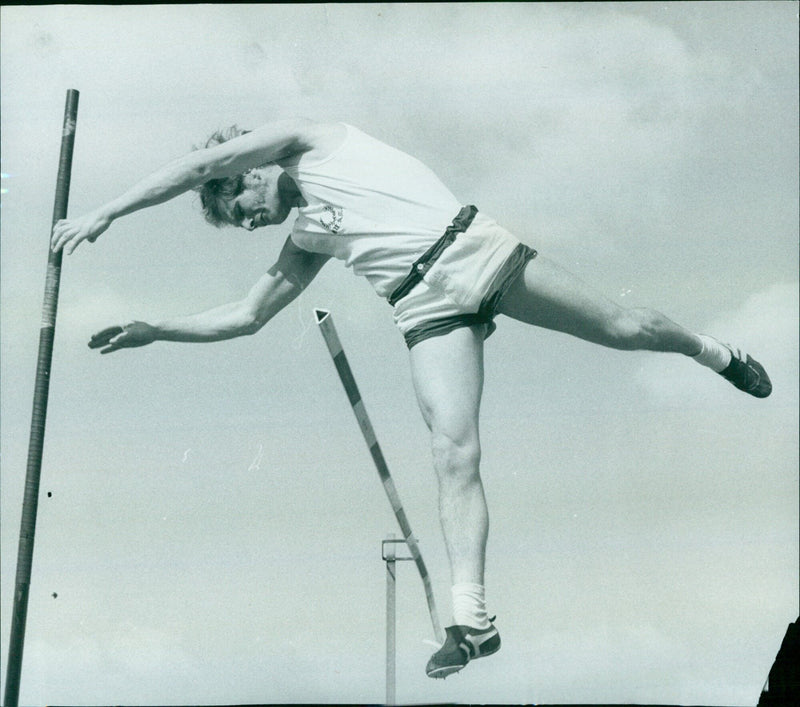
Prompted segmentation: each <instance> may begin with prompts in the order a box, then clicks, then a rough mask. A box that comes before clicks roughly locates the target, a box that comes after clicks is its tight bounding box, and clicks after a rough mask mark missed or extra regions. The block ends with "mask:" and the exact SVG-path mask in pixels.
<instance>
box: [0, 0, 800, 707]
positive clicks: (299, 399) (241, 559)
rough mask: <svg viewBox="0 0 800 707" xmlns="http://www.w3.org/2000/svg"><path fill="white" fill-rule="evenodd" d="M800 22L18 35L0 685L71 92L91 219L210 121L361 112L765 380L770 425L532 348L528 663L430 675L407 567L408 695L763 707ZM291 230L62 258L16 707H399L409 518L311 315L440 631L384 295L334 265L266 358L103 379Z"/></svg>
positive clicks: (171, 350)
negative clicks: (323, 316)
mask: <svg viewBox="0 0 800 707" xmlns="http://www.w3.org/2000/svg"><path fill="white" fill-rule="evenodd" d="M797 18H798V4H797V3H795V2H756V3H748V2H735V3H734V2H717V3H653V4H650V3H631V4H626V3H621V4H617V3H608V4H605V3H592V4H574V5H572V4H548V3H541V4H526V3H510V4H494V3H480V4H469V3H452V4H442V5H437V4H424V5H423V4H414V5H403V4H388V5H383V4H364V5H338V4H330V5H324V4H319V5H297V6H292V5H277V6H276V5H263V6H262V5H224V6H223V5H213V4H212V5H176V6H169V5H167V6H157V5H156V6H149V7H147V8H146V10H145V9H143V8H141V7H129V6H120V7H117V6H106V7H102V6H44V7H36V6H27V7H26V6H20V7H10V6H7V7H3V8H2V37H1V38H0V39H1V40H2V43H1V44H0V52H1V54H0V58H1V59H2V74H1V75H0V79H1V80H2V84H1V85H0V89H1V90H2V172H3V183H2V187H3V195H2V206H3V218H2V241H1V245H2V409H1V412H2V438H1V439H0V443H1V451H2V587H1V588H2V597H3V599H2V606H0V618H2V632H1V633H0V640H2V646H0V653H1V654H2V669H3V679H5V666H6V652H7V648H8V624H9V620H10V615H11V601H12V593H13V581H14V566H15V559H16V545H17V539H18V529H19V514H20V509H21V503H22V488H23V480H24V474H25V457H26V454H27V443H28V426H29V422H30V408H31V399H32V390H33V379H34V371H35V358H36V349H37V343H38V328H39V322H40V306H41V298H42V291H43V284H44V274H45V265H46V258H47V247H48V245H47V244H48V231H49V226H50V218H51V213H52V200H53V189H54V185H55V172H56V166H57V160H58V149H59V142H60V131H61V120H62V116H63V105H64V96H65V93H66V90H67V89H68V88H76V89H78V90H79V91H80V92H81V98H80V108H79V113H78V128H77V137H76V146H75V157H74V164H73V177H72V189H71V197H70V214H71V215H78V214H80V213H82V212H84V211H86V210H89V209H91V208H93V207H95V206H97V205H99V204H101V203H103V202H104V201H106V200H108V199H110V198H112V197H114V196H116V195H117V194H118V193H120V192H121V191H122V190H124V189H125V188H127V187H128V186H130V185H131V184H132V183H133V182H134V181H135V180H136V179H138V178H139V177H141V176H144V175H145V174H146V173H148V172H149V171H151V170H152V169H155V168H156V167H159V166H160V165H161V164H163V163H164V162H166V161H167V160H169V159H171V158H173V157H176V156H178V155H180V154H182V153H184V152H185V151H187V150H188V149H190V148H191V147H192V146H193V145H195V144H199V143H201V142H203V141H204V139H205V137H206V136H207V134H208V133H209V132H211V131H212V130H214V129H216V128H219V127H224V126H227V125H229V124H231V123H238V124H240V125H242V126H244V127H253V126H255V125H258V124H260V123H262V122H267V121H269V120H271V119H274V118H279V117H287V116H292V115H304V116H308V117H312V118H316V119H320V120H342V121H345V122H349V123H352V124H354V125H357V126H358V127H360V128H362V129H363V130H365V131H367V132H369V133H371V134H373V135H374V136H376V137H378V138H381V139H384V140H386V141H387V142H389V143H391V144H393V145H395V146H397V147H399V148H401V149H405V150H406V151H408V152H410V153H412V154H414V155H415V156H417V157H419V158H420V159H422V160H423V161H424V162H426V163H427V164H428V165H429V166H430V167H432V168H433V169H434V170H435V171H436V172H437V173H438V174H439V175H440V176H441V177H442V179H443V180H444V181H445V182H446V183H447V184H448V185H449V186H450V188H451V189H452V190H453V191H454V193H455V194H456V195H457V196H458V197H459V199H461V200H462V201H463V202H464V203H475V204H477V205H478V207H479V208H480V209H481V210H483V211H486V212H487V213H489V214H491V215H492V216H494V217H495V218H497V219H498V220H499V221H500V222H501V223H502V224H503V225H505V226H506V227H507V228H509V229H511V230H512V231H514V232H515V233H516V234H517V235H518V236H519V237H520V238H521V239H522V240H524V241H525V242H527V243H529V244H530V245H532V246H534V247H535V248H537V249H538V250H539V251H540V252H542V253H545V254H547V255H548V256H550V257H553V258H554V259H556V260H558V261H560V262H561V263H562V264H563V265H565V266H566V267H568V268H570V269H571V270H573V271H574V272H575V273H576V274H578V275H579V276H581V277H582V278H583V279H585V280H586V281H587V282H589V283H591V284H592V285H594V286H595V287H596V288H597V289H598V291H600V292H602V293H603V294H604V295H605V296H608V297H610V298H612V299H616V300H618V301H620V302H622V303H625V304H630V305H631V306H652V307H655V308H657V309H659V310H661V311H663V312H664V313H665V314H667V315H668V316H670V317H672V318H673V319H675V320H677V321H679V322H681V323H682V324H684V325H686V326H688V327H690V328H693V329H695V330H697V331H702V332H706V333H709V334H712V335H714V336H717V337H719V338H721V339H723V340H726V341H731V342H732V343H734V344H736V345H740V346H742V347H743V348H745V349H747V350H750V351H752V352H753V353H754V355H755V356H756V357H757V358H759V360H761V361H762V362H763V363H764V364H765V366H766V367H767V369H768V370H769V372H770V375H771V377H772V380H773V383H774V386H775V392H774V393H773V395H772V396H771V397H770V398H769V399H767V400H764V401H759V400H755V399H753V398H750V397H749V396H745V395H743V394H742V393H739V392H738V391H736V390H735V389H734V388H733V387H732V386H730V385H728V384H727V383H725V382H724V381H722V380H721V379H720V378H719V377H717V376H714V375H712V374H710V373H709V372H708V371H707V370H706V369H703V368H701V367H700V366H696V365H694V364H693V363H692V362H690V361H687V360H686V359H683V358H681V357H674V356H670V355H656V354H647V353H621V352H615V351H609V350H604V349H601V348H599V347H595V346H592V345H589V344H586V343H583V342H580V341H577V340H574V339H570V338H569V337H566V336H564V335H561V334H555V333H551V332H546V331H540V330H534V329H532V328H528V327H525V326H523V325H521V324H517V323H515V322H512V321H510V320H504V321H500V322H499V328H498V332H497V333H496V334H495V335H494V336H493V337H492V338H491V339H489V341H488V342H487V346H486V391H485V394H484V403H483V412H482V418H481V426H482V430H481V431H482V437H483V452H484V455H483V456H484V461H483V476H484V482H485V486H486V492H487V496H488V500H489V504H490V512H491V523H492V525H491V534H490V541H489V560H488V575H487V591H488V598H489V610H490V613H496V614H497V616H498V619H497V625H498V627H499V628H500V631H501V633H502V636H503V642H504V647H503V650H502V651H501V653H499V654H498V655H497V656H496V657H494V658H492V659H490V660H486V661H479V662H477V663H475V664H474V665H470V666H469V667H468V668H467V669H466V670H464V671H463V672H462V673H461V674H459V675H458V676H456V677H453V678H451V679H448V680H446V681H441V682H440V681H436V682H434V681H431V680H429V679H428V678H426V677H425V674H424V665H425V662H426V660H427V658H428V656H429V654H430V652H431V651H432V650H433V649H432V647H431V646H430V645H428V644H427V643H425V641H426V640H428V641H429V640H431V639H432V638H433V636H432V631H431V629H430V625H429V620H428V616H427V611H426V608H425V601H424V594H423V591H422V587H421V584H420V582H419V578H418V576H417V575H416V573H415V570H414V569H413V565H410V564H409V563H403V564H402V565H400V566H399V577H398V590H399V596H398V642H397V646H398V653H397V664H398V695H397V696H398V700H400V701H401V702H429V703H430V702H475V703H480V702H505V703H520V702H540V703H547V702H551V703H552V702H562V703H563V702H629V703H630V702H639V703H647V702H650V703H688V704H719V705H748V704H750V705H751V704H755V702H756V701H757V699H758V694H759V692H760V690H761V688H762V686H763V683H764V681H765V679H766V676H767V672H768V670H769V668H770V666H771V664H772V661H773V660H774V657H775V653H776V652H777V650H778V647H779V645H780V641H781V639H782V637H783V634H784V632H785V629H786V626H787V624H788V623H789V622H790V621H792V620H794V619H795V618H796V617H797V614H798V600H797V597H798V579H797V577H798V559H797V558H798V540H797V538H798V534H797V528H798V498H797V488H798V458H797V457H798V454H797V451H798V440H797V429H798V351H797V341H798V277H797V244H798V170H797V166H798V137H797V117H798V92H797V80H798V50H797V41H796V39H797V29H798V27H797V25H798V19H797ZM289 230H290V222H287V223H286V224H284V225H283V226H279V227H273V228H269V229H261V230H260V231H257V232H254V233H246V232H244V231H241V232H240V231H237V230H216V229H214V228H212V227H211V226H208V225H206V224H205V223H204V222H203V221H202V219H201V218H200V216H199V209H198V205H197V203H196V198H195V197H194V196H193V195H184V196H182V197H179V198H178V199H175V200H174V201H172V202H169V203H167V204H164V205H162V206H159V207H157V208H154V209H150V210H148V211H144V212H139V213H137V214H134V215H131V216H129V217H126V218H124V219H122V220H121V221H119V222H117V223H115V224H114V225H113V226H112V228H111V229H110V230H109V231H108V232H107V233H106V234H105V235H104V236H103V237H102V238H101V239H100V240H99V241H98V242H97V243H96V244H94V245H91V246H89V245H84V246H82V247H81V248H80V249H79V250H78V252H77V253H76V254H75V255H73V256H71V257H70V258H68V259H65V263H64V269H63V276H62V287H61V298H60V307H59V315H58V326H57V332H56V341H55V354H54V364H53V372H52V384H51V391H50V404H49V412H48V423H47V424H48V426H47V439H46V445H45V456H44V465H43V473H42V497H41V501H40V508H39V523H38V527H37V538H36V553H35V558H34V571H33V583H32V588H31V599H30V607H29V616H28V631H27V639H26V648H25V662H24V665H23V683H22V692H21V702H22V703H23V704H44V703H51V704H53V703H55V704H111V703H115V704H126V703H127V704H131V703H137V704H153V703H159V704H190V703H203V704H211V703H245V702H283V703H286V702H308V701H312V702H380V701H381V700H382V699H383V695H384V683H383V670H384V652H383V651H384V629H385V614H384V591H385V585H384V567H383V562H382V561H381V557H380V541H381V539H382V538H383V537H385V536H386V534H387V533H389V532H396V526H395V521H394V518H393V515H392V513H391V509H390V507H389V504H388V503H387V501H386V499H385V497H384V494H383V490H382V488H381V486H380V483H379V481H378V478H377V475H376V473H375V471H374V469H373V467H372V464H371V460H370V458H369V455H368V452H367V449H366V447H365V445H364V443H363V441H362V439H361V436H360V432H359V430H358V427H357V425H356V422H355V420H354V418H353V417H352V414H351V412H350V410H349V406H348V404H347V399H346V397H345V396H344V393H343V392H342V390H341V387H340V383H339V381H338V379H337V377H336V374H335V371H334V368H333V365H332V363H331V361H330V359H329V356H328V353H327V350H326V348H325V345H324V343H323V341H322V337H321V336H320V334H319V333H318V332H317V331H316V325H315V324H314V320H313V308H314V307H324V308H328V309H330V310H331V311H332V312H333V316H334V321H335V323H336V326H337V328H338V330H339V334H340V337H341V339H342V342H343V344H344V347H345V350H346V352H347V354H348V356H349V358H350V361H351V364H352V366H353V368H354V371H355V374H356V377H357V380H358V383H359V386H360V388H361V391H362V394H363V397H364V400H365V404H366V407H367V410H368V412H369V413H370V415H371V417H372V419H373V423H374V425H375V428H376V431H377V434H378V438H379V440H380V442H381V444H382V446H383V448H384V452H385V455H386V457H387V460H388V461H389V464H390V467H391V470H392V473H393V475H394V477H395V481H396V484H397V486H398V490H399V492H400V496H401V498H402V499H403V502H404V505H405V507H406V510H407V513H408V515H409V519H410V521H411V524H412V527H413V528H414V532H415V534H416V535H417V536H418V537H419V539H420V541H421V544H422V549H423V554H424V556H425V559H426V562H427V564H428V566H429V569H430V571H431V575H432V578H433V581H434V588H435V590H436V594H437V600H438V602H439V605H440V608H441V610H442V613H443V616H442V619H443V621H445V622H447V619H448V613H449V603H450V602H449V600H450V597H449V578H448V576H447V564H446V558H445V552H444V547H443V543H442V541H441V537H440V532H439V527H438V519H437V514H436V499H435V480H434V478H433V474H432V470H431V469H430V463H429V452H428V448H427V441H426V430H425V428H424V425H423V423H422V420H421V418H420V416H419V413H418V411H417V409H416V403H415V400H414V394H413V390H412V387H411V381H410V375H409V373H408V366H407V354H406V352H405V346H404V344H403V342H402V339H401V338H400V336H399V334H398V333H397V332H396V331H395V330H394V328H393V324H392V321H391V312H390V309H389V307H388V306H387V305H386V303H385V302H383V301H382V300H380V299H379V298H377V297H376V296H375V295H374V293H373V292H372V290H371V289H370V288H369V286H368V284H367V283H366V282H365V281H362V280H358V279H356V278H354V277H352V274H351V273H349V272H347V271H346V270H345V269H344V268H343V267H342V266H341V264H340V263H337V262H332V263H330V264H328V265H326V267H325V268H324V269H323V271H322V272H321V274H320V275H319V276H318V278H317V280H316V281H315V282H314V284H313V285H312V286H311V287H310V288H309V290H308V291H307V292H306V293H304V294H303V296H302V297H301V298H300V299H299V300H298V301H296V302H295V303H293V304H292V305H291V306H290V307H289V308H288V309H287V310H286V311H284V312H283V313H281V314H280V315H279V316H278V317H277V318H276V319H275V320H273V321H272V322H270V323H269V324H268V326H267V327H266V328H265V329H264V330H262V331H261V332H260V333H259V334H258V335H256V336H255V337H248V338H243V339H239V340H233V341H230V342H224V343H218V344H212V345H205V346H200V345H181V344H165V343H158V344H154V345H152V346H150V347H147V348H144V349H139V350H132V351H123V352H119V353H117V354H115V355H113V356H108V357H106V356H103V357H101V356H99V355H98V354H97V353H96V352H93V351H90V350H89V349H88V348H87V347H86V342H87V341H88V339H89V337H90V336H91V334H93V333H94V332H96V331H98V330H99V329H101V328H104V327H105V326H108V325H111V324H114V323H117V322H119V321H121V320H126V319H130V318H141V319H145V320H147V319H153V318H157V317H161V316H164V315H170V314H186V313H191V312H196V311H200V310H203V309H206V308H209V307H212V306H215V305H217V304H221V303H224V302H227V301H232V300H234V299H237V298H239V297H241V296H242V295H243V294H244V293H246V292H247V290H248V289H249V287H250V285H251V284H252V283H253V282H255V280H256V279H257V278H258V277H259V276H260V275H261V274H262V273H263V272H264V271H265V270H266V269H267V268H268V267H269V265H270V264H271V263H272V262H273V259H274V258H275V257H276V255H277V252H278V249H279V247H280V245H281V244H282V242H283V240H284V238H285V237H286V235H287V234H288V232H289ZM48 492H49V493H51V494H52V496H48V495H47V494H48ZM54 593H56V594H57V595H58V596H57V598H54V597H53V596H52V595H53V594H54Z"/></svg>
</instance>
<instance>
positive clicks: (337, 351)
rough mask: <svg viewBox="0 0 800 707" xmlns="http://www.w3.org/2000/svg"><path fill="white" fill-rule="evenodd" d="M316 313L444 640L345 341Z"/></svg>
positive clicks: (436, 632) (329, 320)
mask: <svg viewBox="0 0 800 707" xmlns="http://www.w3.org/2000/svg"><path fill="white" fill-rule="evenodd" d="M314 313H315V315H316V318H317V324H319V329H320V331H321V332H322V336H323V337H324V338H325V343H326V344H327V346H328V351H329V352H330V354H331V358H333V363H334V365H335V366H336V371H337V372H338V373H339V378H340V380H341V381H342V385H343V386H344V389H345V392H346V393H347V398H348V399H349V401H350V405H351V407H352V408H353V413H354V414H355V416H356V420H358V425H359V427H360V428H361V433H362V434H363V435H364V440H365V441H366V443H367V447H369V451H370V454H371V455H372V459H373V461H374V462H375V466H376V468H377V469H378V475H379V476H380V478H381V481H382V482H383V488H384V490H385V491H386V495H387V497H388V498H389V503H390V504H391V505H392V510H393V511H394V515H395V517H396V518H397V523H398V524H399V526H400V530H401V532H402V534H403V538H404V542H405V543H406V545H407V546H408V549H409V551H410V552H411V556H412V558H413V559H414V562H415V563H416V565H417V569H418V570H419V576H420V577H421V578H422V584H423V586H424V587H425V597H426V599H427V601H428V612H429V613H430V616H431V623H432V624H433V633H434V636H435V637H436V640H437V641H439V643H444V631H443V630H442V626H441V624H440V623H439V615H438V613H437V611H436V603H435V600H434V597H433V587H432V586H431V580H430V577H429V576H428V569H427V568H426V567H425V562H424V561H423V559H422V554H421V553H420V551H419V545H418V543H417V539H416V538H415V537H414V535H413V533H412V532H411V526H410V525H409V523H408V519H407V518H406V513H405V511H404V510H403V506H402V504H401V503H400V497H399V496H398V494H397V489H396V488H395V486H394V481H393V480H392V477H391V475H390V474H389V467H388V466H387V465H386V460H385V459H384V457H383V452H382V451H381V448H380V445H379V444H378V440H377V439H376V437H375V430H374V429H373V428H372V423H371V422H370V420H369V417H367V411H366V409H365V408H364V403H363V401H362V400H361V393H360V392H359V390H358V386H357V385H356V381H355V378H354V377H353V371H352V370H351V369H350V364H349V362H348V361H347V356H345V353H344V350H343V349H342V344H341V342H340V341H339V337H338V335H337V334H336V328H335V327H334V326H333V319H332V318H331V314H330V312H328V311H327V310H325V309H315V310H314Z"/></svg>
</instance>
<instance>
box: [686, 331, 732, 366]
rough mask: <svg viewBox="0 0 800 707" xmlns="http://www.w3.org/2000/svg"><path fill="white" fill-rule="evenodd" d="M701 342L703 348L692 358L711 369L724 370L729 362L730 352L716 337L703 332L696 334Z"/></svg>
mask: <svg viewBox="0 0 800 707" xmlns="http://www.w3.org/2000/svg"><path fill="white" fill-rule="evenodd" d="M697 336H698V338H699V339H700V341H701V342H702V344H703V350H702V351H700V353H699V354H696V355H695V356H693V357H692V358H694V360H695V361H697V362H698V363H700V364H702V365H704V366H708V367H709V368H710V369H711V370H712V371H716V372H717V373H719V372H720V371H724V370H725V369H726V368H727V367H728V364H729V363H730V362H731V352H730V349H729V348H728V347H727V346H723V345H722V344H720V343H719V341H717V340H716V339H714V338H712V337H710V336H706V335H705V334H698V335H697Z"/></svg>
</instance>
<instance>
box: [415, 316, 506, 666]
mask: <svg viewBox="0 0 800 707" xmlns="http://www.w3.org/2000/svg"><path fill="white" fill-rule="evenodd" d="M483 338H484V332H483V326H476V327H472V328H467V327H462V328H459V329H456V330H455V331H452V332H450V333H448V334H445V335H443V336H436V337H432V338H430V339H426V340H424V341H421V342H419V343H418V344H416V345H415V346H413V347H412V348H411V351H410V357H411V372H412V377H413V380H414V388H415V390H416V393H417V400H418V401H419V406H420V410H421V411H422V415H423V418H424V419H425V422H426V424H427V425H428V428H429V429H430V431H431V448H432V451H433V466H434V469H435V471H436V476H437V481H438V484H439V518H440V521H441V525H442V532H443V534H444V539H445V545H446V547H447V554H448V557H449V560H450V574H451V580H452V585H453V588H452V592H453V625H452V626H448V627H447V640H446V641H445V644H444V645H443V646H442V648H440V649H439V651H437V652H436V653H435V654H434V655H433V657H432V658H431V660H430V661H429V663H428V666H427V669H426V672H427V673H428V675H429V676H430V677H434V678H444V677H447V675H450V674H451V673H454V672H457V671H458V670H460V669H461V668H463V667H464V666H465V665H466V664H467V663H468V662H469V661H470V660H471V659H474V658H478V657H483V656H486V655H490V654H491V653H494V652H496V651H497V650H498V649H499V648H500V635H499V634H498V632H497V629H495V628H494V626H493V625H492V623H491V622H490V621H489V618H488V616H487V614H486V605H485V597H484V567H485V559H486V539H487V536H488V531H489V514H488V510H487V507H486V499H485V496H484V492H483V484H482V482H481V477H480V470H479V465H480V440H479V436H478V414H479V410H480V401H481V393H482V391H483Z"/></svg>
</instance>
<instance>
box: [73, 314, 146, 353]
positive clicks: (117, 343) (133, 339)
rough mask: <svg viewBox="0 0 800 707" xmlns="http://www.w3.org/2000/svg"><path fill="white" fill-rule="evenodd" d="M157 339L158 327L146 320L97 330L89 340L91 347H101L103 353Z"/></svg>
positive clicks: (143, 344) (141, 344)
mask: <svg viewBox="0 0 800 707" xmlns="http://www.w3.org/2000/svg"><path fill="white" fill-rule="evenodd" d="M155 340H156V329H155V327H152V326H150V325H149V324H147V323H146V322H130V323H129V324H124V325H122V326H112V327H108V328H107V329H103V331H99V332H97V334H95V335H94V336H93V337H92V338H91V340H90V341H89V348H90V349H100V353H101V354H107V353H111V352H112V351H117V350H119V349H131V348H135V347H137V346H146V345H147V344H150V343H152V342H153V341H155Z"/></svg>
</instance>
